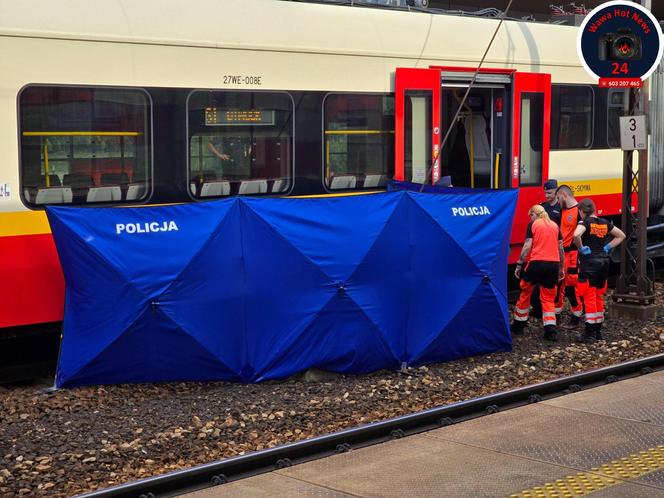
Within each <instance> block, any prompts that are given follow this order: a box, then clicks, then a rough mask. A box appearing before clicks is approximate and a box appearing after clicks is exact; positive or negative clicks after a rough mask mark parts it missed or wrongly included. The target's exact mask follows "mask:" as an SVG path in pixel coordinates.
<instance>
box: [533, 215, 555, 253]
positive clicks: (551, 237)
mask: <svg viewBox="0 0 664 498" xmlns="http://www.w3.org/2000/svg"><path fill="white" fill-rule="evenodd" d="M531 231H532V236H533V248H532V250H531V252H530V260H531V261H554V262H556V263H559V262H560V252H559V251H558V248H559V243H558V241H559V239H560V229H559V228H558V225H556V224H555V223H554V222H553V221H551V220H544V219H541V218H540V219H537V220H535V221H534V222H533V224H532V226H531Z"/></svg>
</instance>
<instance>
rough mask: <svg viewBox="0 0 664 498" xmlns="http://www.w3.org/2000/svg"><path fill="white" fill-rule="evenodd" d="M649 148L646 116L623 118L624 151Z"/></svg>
mask: <svg viewBox="0 0 664 498" xmlns="http://www.w3.org/2000/svg"><path fill="white" fill-rule="evenodd" d="M647 147H648V134H647V133H646V117H645V116H644V115H639V116H621V118H620V148H621V149H622V150H643V149H646V148H647Z"/></svg>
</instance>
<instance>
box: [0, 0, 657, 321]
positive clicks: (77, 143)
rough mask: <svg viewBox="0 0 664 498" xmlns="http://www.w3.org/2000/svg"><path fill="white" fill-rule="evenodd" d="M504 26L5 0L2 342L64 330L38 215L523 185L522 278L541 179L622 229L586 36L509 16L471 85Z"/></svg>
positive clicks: (0, 116) (517, 234)
mask: <svg viewBox="0 0 664 498" xmlns="http://www.w3.org/2000/svg"><path fill="white" fill-rule="evenodd" d="M499 22H500V21H499V20H498V19H495V18H481V17H477V16H459V15H445V14H440V13H430V12H424V11H421V9H420V11H413V12H410V11H403V10H394V9H387V8H376V6H373V7H372V8H369V7H367V6H364V7H363V6H352V5H333V4H321V3H306V2H293V1H278V0H224V1H223V2H220V1H219V0H193V1H192V2H189V3H182V2H179V1H176V0H158V1H157V0H142V1H140V2H128V1H123V0H105V1H104V2H101V1H98V0H67V1H65V2H48V1H45V0H25V1H21V2H15V1H11V0H0V74H2V77H1V78H0V260H1V261H2V262H3V264H2V269H3V270H2V286H1V287H0V288H1V290H0V331H2V330H10V329H11V330H16V329H17V328H18V329H22V328H25V327H31V326H35V325H37V324H57V323H59V322H60V321H61V320H62V313H63V303H64V281H63V276H62V272H61V269H60V266H59V263H58V256H57V253H56V249H55V247H54V243H53V238H52V236H51V233H50V229H49V225H48V222H47V219H46V216H45V211H44V207H45V206H46V205H52V204H59V205H67V204H70V205H77V206H82V207H84V206H126V205H145V204H165V203H179V202H205V201H207V200H210V199H218V198H223V197H225V196H234V195H253V196H305V195H322V196H325V195H351V194H364V193H371V192H377V191H381V190H384V189H385V188H386V186H387V184H388V182H389V181H390V180H392V179H396V180H402V181H409V182H420V183H438V182H439V181H440V180H441V179H443V178H444V177H448V183H451V184H452V186H453V187H468V188H478V189H501V188H517V189H519V201H518V208H517V216H516V218H515V223H514V227H513V231H512V238H511V242H510V243H511V245H512V252H511V256H510V258H511V261H512V262H514V261H515V259H516V258H517V257H518V252H519V249H520V245H521V244H522V243H523V239H524V233H525V226H526V223H527V219H526V218H527V217H526V216H525V212H526V211H527V207H528V206H530V205H532V204H534V203H536V202H541V201H542V200H543V192H542V187H543V184H544V182H545V181H546V180H547V179H549V178H556V179H557V180H558V182H559V183H561V184H562V183H565V184H567V185H570V187H571V188H572V189H573V190H574V191H575V192H576V193H577V194H579V195H580V196H582V197H588V196H589V197H592V198H593V199H594V200H595V202H596V204H597V206H598V209H599V211H600V213H601V214H602V215H603V216H617V215H619V213H620V209H621V185H622V158H623V154H622V151H621V150H620V143H619V127H618V118H619V116H621V115H623V114H625V113H626V112H627V105H628V94H627V90H623V89H614V88H611V89H606V88H599V87H598V85H597V83H596V82H595V81H594V80H593V79H592V78H591V77H590V76H589V75H588V74H587V73H586V71H585V70H584V69H583V67H582V66H581V63H580V61H579V58H578V56H577V52H576V37H577V30H578V28H576V27H573V26H560V25H554V24H547V23H535V22H527V21H520V20H511V19H508V20H505V21H504V22H503V24H502V26H501V27H500V29H499V30H498V32H497V35H496V38H495V40H494V41H493V43H492V44H491V46H490V49H489V50H488V53H487V56H486V59H485V61H484V62H483V64H482V67H481V68H480V69H479V71H476V69H477V67H478V65H479V63H480V60H481V59H482V56H483V54H484V52H485V50H486V48H487V47H488V46H489V41H490V39H491V37H492V35H493V33H494V31H495V30H496V28H497V27H498V23H499ZM663 79H664V78H663V76H662V73H661V71H658V72H657V73H656V74H655V75H654V76H653V83H652V86H651V88H652V89H653V95H652V98H653V105H655V106H657V105H659V106H661V99H662V95H664V91H662V88H661V87H662V80H663ZM471 82H473V84H472V87H471ZM469 87H471V88H470V91H469V92H468V96H467V98H466V99H465V100H463V96H464V95H465V93H466V91H467V90H468V88H469ZM657 88H659V93H658V92H656V91H655V90H656V89H657ZM457 111H458V112H457ZM655 130H657V133H659V134H662V132H661V127H660V128H657V127H653V133H654V132H655ZM448 131H449V133H448ZM445 135H447V140H446V141H445V143H444V144H443V137H444V136H445ZM661 138H662V137H661V136H657V137H656V139H655V138H653V140H652V142H653V147H655V146H657V147H661V144H662V143H664V141H663V140H661ZM441 145H443V146H442V147H441ZM662 155H663V154H662V152H661V151H660V150H659V149H657V150H653V152H652V153H651V158H653V159H654V160H652V161H651V167H650V175H651V185H653V186H655V188H653V189H652V190H651V198H650V208H651V209H652V210H657V209H659V208H661V206H662V204H664V192H663V191H662V184H663V182H662V175H664V171H663V166H662ZM442 264H444V262H443V261H441V265H442Z"/></svg>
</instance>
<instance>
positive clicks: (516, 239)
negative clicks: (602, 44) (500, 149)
mask: <svg viewBox="0 0 664 498" xmlns="http://www.w3.org/2000/svg"><path fill="white" fill-rule="evenodd" d="M513 78H514V80H513V85H512V88H513V94H512V95H513V97H512V147H511V149H512V164H511V166H512V187H514V188H518V189H519V199H518V202H517V208H516V217H515V219H514V229H513V230H512V237H511V241H510V243H511V245H512V254H511V255H510V263H513V262H515V261H516V259H515V258H518V256H519V255H518V250H519V248H520V247H521V244H522V243H523V237H524V231H525V227H526V225H527V222H528V219H527V216H526V214H527V213H528V209H529V208H530V206H532V205H533V204H539V203H540V202H542V201H543V200H544V194H543V192H542V187H543V185H544V183H543V182H544V181H545V179H547V178H548V175H549V143H550V133H551V131H550V130H551V75H550V74H540V73H521V72H515V73H514V76H513Z"/></svg>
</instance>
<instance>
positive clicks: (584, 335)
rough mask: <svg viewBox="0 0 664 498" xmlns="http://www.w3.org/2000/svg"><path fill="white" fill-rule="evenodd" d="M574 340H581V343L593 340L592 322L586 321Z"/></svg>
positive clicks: (593, 329) (588, 342)
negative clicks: (584, 326)
mask: <svg viewBox="0 0 664 498" xmlns="http://www.w3.org/2000/svg"><path fill="white" fill-rule="evenodd" d="M576 342H581V343H583V344H590V343H592V342H595V326H594V324H592V323H588V322H586V328H585V329H584V331H583V332H581V333H580V334H579V335H577V336H576Z"/></svg>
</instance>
